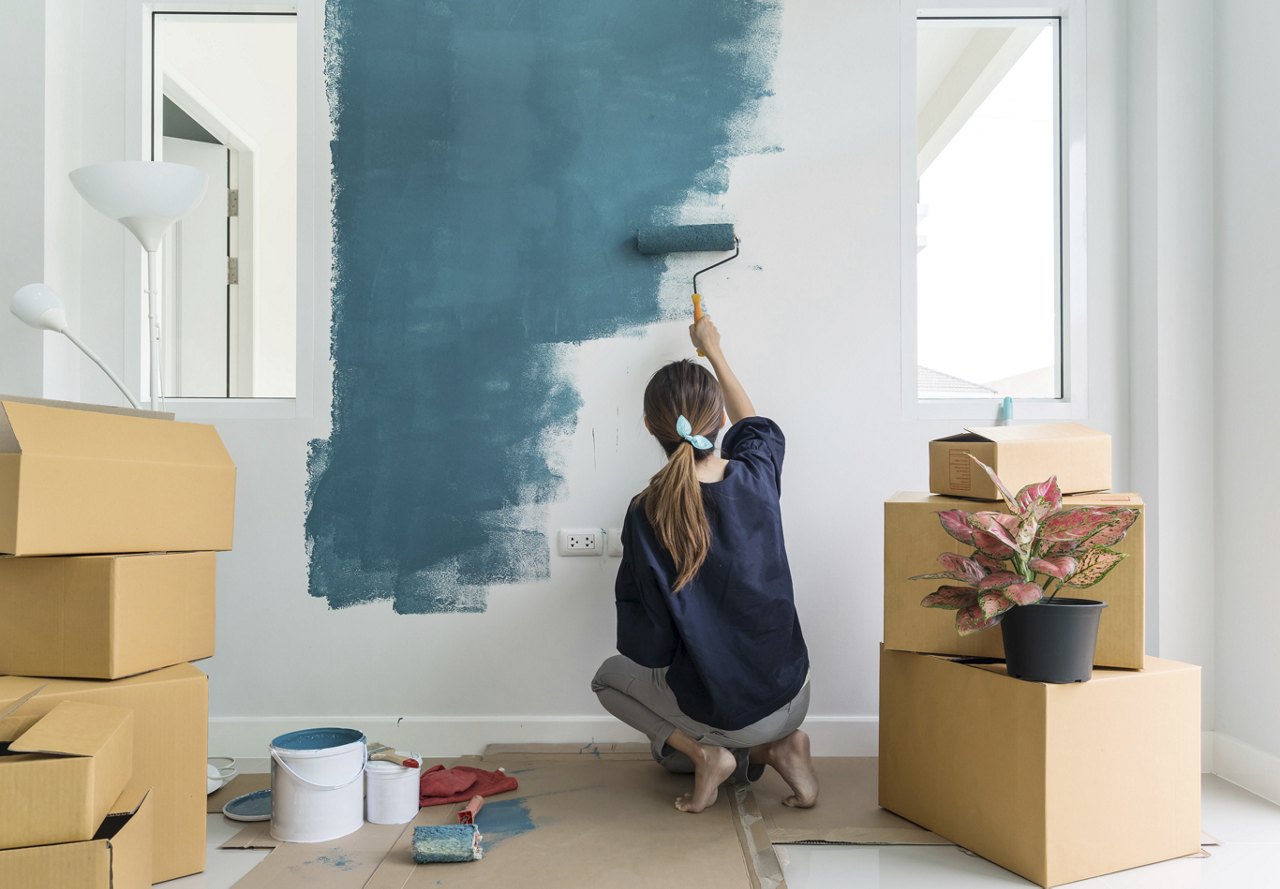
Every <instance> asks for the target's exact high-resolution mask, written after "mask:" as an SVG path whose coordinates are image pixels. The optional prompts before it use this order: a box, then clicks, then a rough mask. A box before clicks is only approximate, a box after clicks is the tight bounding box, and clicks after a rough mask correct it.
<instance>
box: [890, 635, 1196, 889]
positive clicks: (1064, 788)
mask: <svg viewBox="0 0 1280 889" xmlns="http://www.w3.org/2000/svg"><path fill="white" fill-rule="evenodd" d="M880 805H881V806H883V807H884V808H886V809H888V810H890V811H891V812H895V813H896V814H898V815H901V816H902V817H903V818H907V819H908V820H910V821H914V822H915V823H917V824H919V825H921V826H923V827H927V828H928V829H930V830H932V831H934V832H935V833H937V834H938V835H939V836H942V837H944V838H946V839H948V840H951V841H952V842H954V843H956V844H957V845H959V846H962V847H964V848H966V849H969V850H971V851H973V852H976V853H977V854H979V855H981V856H982V857H983V858H986V859H989V860H990V861H993V862H995V863H996V864H998V865H1000V866H1001V867H1005V868H1008V869H1009V870H1011V871H1013V872H1014V873H1017V874H1020V875H1022V876H1024V877H1026V878H1027V879H1028V880H1031V881H1032V882H1035V883H1039V884H1040V885H1041V886H1057V885H1059V884H1062V883H1071V882H1074V881H1076V880H1083V879H1086V878H1088V877H1095V876H1099V875H1101V874H1107V873H1111V872H1113V871H1118V870H1124V869H1126V868H1131V867H1137V866H1139V865H1143V864H1150V863H1152V862H1156V861H1164V860H1166V859H1170V858H1179V857H1182V856H1184V855H1192V854H1196V853H1198V852H1199V851H1200V668H1199V667H1194V666H1191V665H1189V664H1180V663H1177V662H1176V661H1166V660H1160V659H1158V658H1147V662H1146V668H1145V669H1144V670H1142V671H1138V672H1132V671H1113V670H1098V671H1095V672H1094V674H1093V679H1092V680H1090V681H1089V682H1085V683H1079V684H1070V685H1046V684H1043V683H1038V682H1023V681H1021V680H1018V679H1011V678H1009V676H1007V675H1006V674H1005V672H1004V667H1003V665H1000V664H994V665H973V664H967V663H961V662H956V661H952V660H947V659H944V658H939V657H934V656H931V655H921V654H911V653H908V652H901V651H890V650H888V649H882V651H881V655H880Z"/></svg>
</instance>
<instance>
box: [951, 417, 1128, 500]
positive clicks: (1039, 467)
mask: <svg viewBox="0 0 1280 889" xmlns="http://www.w3.org/2000/svg"><path fill="white" fill-rule="evenodd" d="M970 454H972V455H973V456H975V457H977V458H978V459H979V460H981V461H982V462H983V463H985V464H987V465H988V466H990V467H991V468H992V469H994V470H995V471H996V475H998V476H1000V480H1001V481H1002V482H1004V483H1005V487H1007V488H1009V490H1011V491H1013V492H1014V493H1017V492H1018V489H1019V488H1022V487H1023V486H1025V485H1030V484H1034V483H1036V482H1042V481H1044V480H1045V479H1047V478H1048V477H1049V476H1051V475H1056V476H1057V477H1058V487H1059V488H1061V489H1062V493H1064V494H1083V493H1087V492H1090V491H1107V490H1110V488H1111V436H1110V435H1108V434H1107V433H1105V432H1099V431H1097V430H1096V429H1090V428H1089V427H1088V426H1081V425H1080V424H1079V423H1043V424H1039V425H1035V426H968V427H966V428H965V431H964V432H962V433H960V434H959V435H949V436H947V437H946V438H938V439H934V440H933V441H931V442H929V490H930V491H932V492H933V493H935V494H948V495H950V496H952V497H968V498H970V499H972V500H999V499H1000V492H999V491H997V490H996V486H995V483H994V482H993V481H991V479H990V478H989V477H988V476H987V474H986V473H985V472H983V471H982V467H981V466H979V465H978V464H976V463H974V462H973V460H971V459H970V458H969V455H970Z"/></svg>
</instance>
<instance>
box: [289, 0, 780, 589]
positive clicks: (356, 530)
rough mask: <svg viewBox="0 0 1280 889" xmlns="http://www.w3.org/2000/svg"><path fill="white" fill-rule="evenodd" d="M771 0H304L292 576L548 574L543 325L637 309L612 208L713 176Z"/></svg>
mask: <svg viewBox="0 0 1280 889" xmlns="http://www.w3.org/2000/svg"><path fill="white" fill-rule="evenodd" d="M779 15H780V0H699V2H697V3H688V2H677V0H650V2H646V3H634V2H623V0H596V2H592V3H582V2H570V0H488V2H484V3H477V2H474V0H433V2H423V0H358V2H357V0H328V5H327V16H326V35H325V42H326V55H325V67H326V75H327V81H328V89H329V94H330V99H331V102H332V107H333V108H334V112H333V124H334V131H335V134H336V135H335V138H334V141H333V143H332V156H333V177H334V185H333V224H334V240H335V243H334V281H335V284H334V293H333V329H332V338H331V344H330V353H331V357H332V359H333V363H334V381H333V410H332V426H333V430H332V433H331V435H330V436H329V438H328V439H326V440H316V441H313V442H311V444H310V448H309V454H308V485H307V502H308V512H307V518H306V536H307V549H308V559H309V585H310V592H311V594H312V595H314V596H318V597H323V598H325V599H327V600H328V602H329V605H330V607H333V608H342V607H345V606H350V605H356V604H360V603H363V602H369V601H373V600H377V599H391V600H393V602H394V609H395V610H396V611H397V612H399V613H414V614H419V613H441V612H476V611H483V610H484V609H485V607H486V595H487V589H488V588H489V587H490V586H492V585H495V584H505V583H516V582H521V581H529V580H537V579H540V578H546V577H547V576H548V575H549V568H550V550H549V546H548V541H547V539H546V536H545V533H544V530H543V527H544V525H545V521H544V517H545V504H546V503H548V502H550V501H552V500H554V499H555V498H557V497H559V496H560V495H561V494H562V493H563V491H564V487H565V479H564V475H563V472H562V469H561V466H560V464H559V459H558V458H557V456H556V448H557V439H559V438H561V437H563V436H566V435H568V434H569V433H570V432H572V431H573V429H574V428H575V425H576V423H577V412H578V409H579V408H580V406H581V398H580V397H579V395H578V393H577V391H576V390H575V389H574V387H573V385H572V383H571V381H570V380H569V378H568V376H567V375H566V374H565V373H564V371H563V370H562V369H561V367H560V366H559V364H558V363H557V360H556V357H555V354H556V353H555V348H554V347H555V344H558V343H574V342H581V341H583V340H587V339H593V338H598V337H607V336H611V335H614V334H616V333H617V332H619V331H620V330H622V329H625V328H633V327H635V326H637V325H643V324H647V323H651V322H653V321H656V320H658V318H659V316H660V308H659V304H658V287H659V282H660V279H661V275H662V272H663V268H664V265H665V259H666V258H665V257H662V256H657V257H648V256H641V255H640V254H638V253H637V251H636V250H635V248H634V243H633V236H634V233H635V231H636V229H637V228H639V227H641V226H646V225H650V224H654V223H667V222H683V221H687V220H682V219H678V218H677V217H676V212H677V210H678V209H679V208H680V207H681V206H682V205H684V203H685V202H686V199H687V198H688V197H689V195H690V193H691V192H694V191H698V190H701V191H703V192H706V193H710V194H712V195H715V194H717V193H720V192H723V191H724V190H725V189H726V188H727V186H728V171H729V166H728V161H729V159H730V157H731V155H732V153H733V152H735V151H738V150H740V149H738V148H737V147H736V143H737V142H738V141H740V139H741V133H742V130H743V126H744V122H746V121H749V120H750V119H751V116H752V115H754V113H755V111H756V109H757V105H758V103H759V102H760V100H761V99H762V98H764V97H765V96H767V95H768V89H767V86H768V78H769V76H770V72H771V69H772V63H773V59H774V56H775V53H776V46H777V40H778V18H779ZM716 221H722V220H716ZM692 267H693V266H691V268H692ZM637 409H638V408H637Z"/></svg>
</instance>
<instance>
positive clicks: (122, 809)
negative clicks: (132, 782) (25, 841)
mask: <svg viewBox="0 0 1280 889" xmlns="http://www.w3.org/2000/svg"><path fill="white" fill-rule="evenodd" d="M112 812H116V813H119V814H112V815H108V816H107V817H106V818H105V819H104V820H103V822H102V824H101V826H100V827H99V828H98V830H97V832H96V833H95V834H94V836H93V839H91V840H87V841H85V842H80V843H61V844H59V845H56V846H34V847H30V848H25V849H10V850H7V851H0V886H4V887H5V889H147V887H149V886H150V885H151V881H152V880H151V852H152V840H151V832H152V816H151V799H150V796H149V795H148V794H146V793H143V794H142V796H141V797H138V796H137V793H136V792H135V791H126V792H125V793H124V794H123V795H122V796H121V797H120V799H119V800H117V801H116V804H115V805H114V806H113V807H112Z"/></svg>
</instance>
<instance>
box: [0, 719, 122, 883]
mask: <svg viewBox="0 0 1280 889" xmlns="http://www.w3.org/2000/svg"><path fill="white" fill-rule="evenodd" d="M22 712H23V711H22V710H19V713H22ZM132 775H133V713H131V712H130V711H128V710H124V709H122V708H120V707H104V706H101V705H98V704H81V703H75V702H72V701H64V702H63V703H61V704H58V706H56V707H54V708H53V709H52V710H50V711H49V712H48V713H46V714H44V715H43V716H34V715H26V716H14V717H10V718H8V719H4V720H0V801H3V811H2V812H0V849H15V848H19V847H22V846H38V845H44V844H47V843H69V842H74V841H76V840H87V839H91V838H92V837H93V832H94V831H95V830H97V829H98V825H99V824H101V823H102V819H103V818H105V817H106V816H107V813H108V812H110V811H111V804H112V803H114V802H115V801H116V798H117V797H118V796H119V795H120V791H121V790H123V789H124V786H125V784H127V783H128V782H129V779H130V777H132ZM3 885H8V884H7V883H6V884H3Z"/></svg>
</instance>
